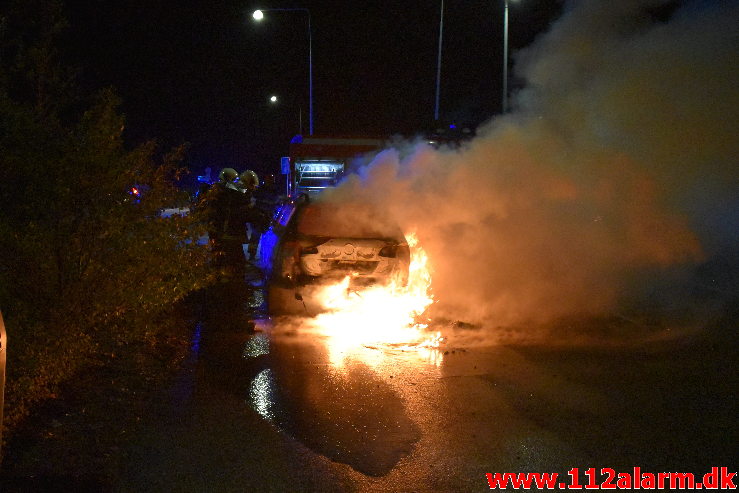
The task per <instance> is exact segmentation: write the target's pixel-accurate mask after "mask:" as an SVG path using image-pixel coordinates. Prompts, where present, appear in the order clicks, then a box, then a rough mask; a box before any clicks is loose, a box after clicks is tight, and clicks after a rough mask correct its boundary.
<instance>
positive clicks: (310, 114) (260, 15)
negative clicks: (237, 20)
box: [252, 8, 313, 135]
mask: <svg viewBox="0 0 739 493" xmlns="http://www.w3.org/2000/svg"><path fill="white" fill-rule="evenodd" d="M264 12H305V13H306V14H308V121H309V123H308V127H309V130H308V132H309V135H313V35H312V32H311V27H310V10H308V9H302V8H290V9H261V10H255V11H254V13H253V14H252V17H253V18H254V20H255V21H257V22H258V21H261V20H262V19H264Z"/></svg>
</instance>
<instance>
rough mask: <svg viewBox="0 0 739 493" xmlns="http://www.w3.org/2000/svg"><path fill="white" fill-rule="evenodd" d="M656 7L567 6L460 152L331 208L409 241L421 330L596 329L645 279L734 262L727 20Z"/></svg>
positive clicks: (734, 69)
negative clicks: (460, 323) (449, 326)
mask: <svg viewBox="0 0 739 493" xmlns="http://www.w3.org/2000/svg"><path fill="white" fill-rule="evenodd" d="M661 3H664V2H657V1H646V0H619V1H618V2H609V1H593V0H587V1H585V0H583V1H578V2H571V3H570V4H568V8H567V9H566V10H565V13H564V14H563V16H562V18H561V19H559V20H558V21H557V22H556V23H555V24H553V25H552V27H551V28H550V30H549V31H548V32H547V33H545V34H544V35H542V36H541V37H540V39H538V40H537V42H535V43H534V44H533V45H532V46H531V47H530V48H528V49H526V50H525V51H523V52H521V53H518V54H517V56H516V57H515V60H516V73H517V75H518V76H519V77H522V78H523V79H525V81H526V85H525V89H523V90H521V91H520V92H519V93H518V94H517V95H515V99H514V101H515V110H514V111H513V112H511V113H510V114H508V115H505V116H501V117H497V118H495V119H493V120H492V121H490V122H489V123H488V124H486V125H485V126H483V127H482V128H481V129H478V136H477V137H476V138H475V139H474V140H472V141H470V142H468V143H467V144H465V145H464V146H463V147H462V148H460V149H443V148H442V149H433V148H431V147H429V146H428V145H426V144H424V143H422V142H421V143H417V144H412V143H408V144H407V145H399V146H394V147H393V148H391V149H387V150H385V151H383V152H382V153H381V154H379V155H378V156H377V158H376V159H375V160H374V161H373V162H372V163H371V164H369V165H368V166H365V167H363V168H362V169H360V170H358V172H357V173H356V174H354V175H352V176H350V177H349V178H348V179H347V180H345V182H344V183H343V184H342V185H341V186H340V187H339V188H338V189H336V190H335V191H334V194H333V196H334V197H338V198H341V197H351V198H352V199H356V198H362V199H364V200H367V201H370V202H372V203H373V204H374V205H375V206H376V207H378V208H385V209H386V210H387V211H388V212H389V213H390V214H391V215H392V216H393V217H395V218H396V219H397V220H398V222H399V223H400V224H401V226H402V227H403V228H404V229H406V230H414V231H416V233H417V235H418V237H419V240H420V242H421V244H422V245H423V246H424V248H425V249H426V251H427V252H428V254H429V258H430V261H431V264H432V266H433V269H434V278H433V279H434V283H433V289H434V294H435V296H436V298H437V299H438V300H439V303H438V305H437V307H436V309H437V311H438V313H440V314H442V315H444V316H445V317H448V318H450V319H452V320H465V321H469V322H475V323H490V322H493V323H495V324H497V325H506V324H520V323H527V322H546V321H550V320H553V319H557V318H559V317H566V316H570V315H575V316H580V315H583V314H584V315H598V314H606V313H609V312H613V311H614V310H618V309H620V308H619V307H620V304H622V303H623V299H624V298H625V297H626V294H628V293H629V292H631V291H633V290H634V289H635V286H643V285H644V284H645V283H647V282H648V278H649V277H650V276H651V277H654V276H659V275H660V274H665V273H667V272H675V271H679V270H680V269H682V268H683V267H685V266H694V265H696V264H698V263H700V262H703V261H704V260H705V259H706V258H709V257H711V256H713V255H715V254H717V252H719V251H721V250H722V249H725V248H732V249H735V248H736V244H737V241H736V240H737V236H736V235H737V231H738V230H739V227H738V225H737V222H736V217H737V210H739V206H738V204H737V194H736V191H737V190H738V189H739V187H737V185H738V183H737V182H738V181H739V180H738V178H737V172H736V170H737V156H739V152H738V151H739V148H738V145H737V135H739V132H737V130H738V129H737V122H739V91H737V81H739V64H737V63H736V55H737V53H739V37H738V36H737V27H736V26H737V25H739V5H738V4H736V3H734V2H714V3H708V4H706V2H703V3H702V4H698V3H686V4H684V5H682V6H681V7H680V8H679V9H677V10H676V11H675V12H673V13H672V15H671V16H670V19H669V20H667V21H664V20H658V19H655V18H654V17H653V16H651V15H650V10H649V9H650V8H652V7H655V6H658V5H659V4H661ZM481 97H482V96H481Z"/></svg>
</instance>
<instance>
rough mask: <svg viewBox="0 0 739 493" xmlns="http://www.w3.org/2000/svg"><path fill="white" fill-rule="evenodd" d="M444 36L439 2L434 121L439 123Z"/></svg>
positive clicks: (442, 0) (442, 15)
mask: <svg viewBox="0 0 739 493" xmlns="http://www.w3.org/2000/svg"><path fill="white" fill-rule="evenodd" d="M443 35H444V0H441V15H440V17H439V54H438V56H437V57H436V107H435V108H434V120H436V121H439V92H440V87H441V39H442V36H443Z"/></svg>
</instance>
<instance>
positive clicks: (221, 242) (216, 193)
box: [204, 168, 252, 274]
mask: <svg viewBox="0 0 739 493" xmlns="http://www.w3.org/2000/svg"><path fill="white" fill-rule="evenodd" d="M238 177H239V174H238V172H237V171H236V170H235V169H233V168H223V169H222V170H221V172H220V174H219V175H218V178H219V181H218V182H216V183H214V184H213V186H212V187H211V188H210V190H208V193H207V195H206V198H205V205H204V206H205V209H206V211H207V218H208V221H209V222H210V224H211V231H210V233H209V236H210V239H211V243H212V245H213V250H214V252H215V253H216V256H217V258H218V263H219V265H223V266H224V267H226V269H227V271H228V272H229V273H231V274H241V273H243V272H244V267H245V265H244V264H245V259H244V248H243V245H244V243H245V242H246V241H245V240H246V222H247V220H248V217H249V210H250V209H251V208H252V206H251V197H247V196H246V195H245V194H244V193H242V191H241V189H240V188H239V186H238V185H237V179H238Z"/></svg>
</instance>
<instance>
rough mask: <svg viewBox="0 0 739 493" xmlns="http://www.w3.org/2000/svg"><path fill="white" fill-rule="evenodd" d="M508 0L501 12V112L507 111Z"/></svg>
mask: <svg viewBox="0 0 739 493" xmlns="http://www.w3.org/2000/svg"><path fill="white" fill-rule="evenodd" d="M514 1H515V0H514ZM508 2H509V0H505V10H504V12H503V113H508Z"/></svg>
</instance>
